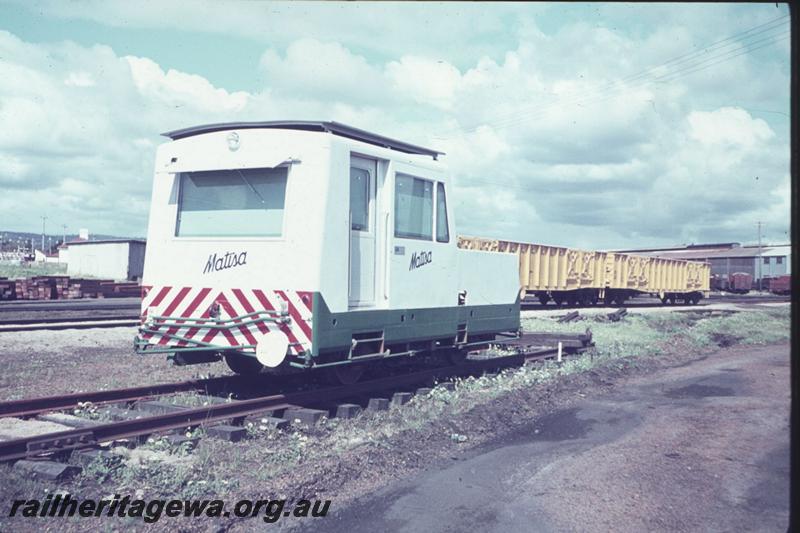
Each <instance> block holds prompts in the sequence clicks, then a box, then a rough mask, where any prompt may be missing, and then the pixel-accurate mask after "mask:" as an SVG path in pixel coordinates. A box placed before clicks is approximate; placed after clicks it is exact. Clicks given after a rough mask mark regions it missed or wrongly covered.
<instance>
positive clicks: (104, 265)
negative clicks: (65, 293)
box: [67, 239, 146, 281]
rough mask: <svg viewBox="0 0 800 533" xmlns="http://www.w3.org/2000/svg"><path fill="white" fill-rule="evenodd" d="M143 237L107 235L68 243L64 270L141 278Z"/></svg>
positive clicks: (124, 278)
mask: <svg viewBox="0 0 800 533" xmlns="http://www.w3.org/2000/svg"><path fill="white" fill-rule="evenodd" d="M145 244H146V241H144V240H143V239H108V240H100V241H80V240H78V241H73V242H68V243H67V254H68V257H69V262H68V263H67V274H68V275H70V276H75V277H81V276H92V277H95V278H107V279H113V280H132V281H138V280H140V279H142V272H143V270H144V249H145Z"/></svg>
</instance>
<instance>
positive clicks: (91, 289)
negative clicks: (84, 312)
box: [65, 278, 113, 299]
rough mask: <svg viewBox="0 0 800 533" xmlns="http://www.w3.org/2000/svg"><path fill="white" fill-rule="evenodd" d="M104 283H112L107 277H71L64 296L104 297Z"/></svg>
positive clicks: (71, 297) (70, 297)
mask: <svg viewBox="0 0 800 533" xmlns="http://www.w3.org/2000/svg"><path fill="white" fill-rule="evenodd" d="M104 283H113V281H112V280H108V279H85V278H72V279H71V280H70V282H69V291H68V293H67V295H66V296H65V298H69V299H74V298H104V297H105V295H104V293H103V284H104Z"/></svg>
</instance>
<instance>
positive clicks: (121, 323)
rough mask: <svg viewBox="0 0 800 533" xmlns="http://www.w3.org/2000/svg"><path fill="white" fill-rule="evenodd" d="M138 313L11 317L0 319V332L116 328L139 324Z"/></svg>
mask: <svg viewBox="0 0 800 533" xmlns="http://www.w3.org/2000/svg"><path fill="white" fill-rule="evenodd" d="M139 322H140V317H139V315H123V316H77V317H58V318H13V319H7V320H5V319H4V320H0V333H2V332H4V331H6V332H11V331H37V330H43V329H48V330H60V329H89V328H118V327H127V326H137V325H139Z"/></svg>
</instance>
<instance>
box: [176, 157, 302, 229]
mask: <svg viewBox="0 0 800 533" xmlns="http://www.w3.org/2000/svg"><path fill="white" fill-rule="evenodd" d="M288 172H289V170H288V168H287V167H277V168H255V169H253V168H251V169H242V170H212V171H204V172H184V173H182V174H181V175H180V199H179V202H178V221H177V225H176V228H175V235H177V236H179V237H280V236H281V234H282V232H283V211H284V203H285V200H286V178H287V175H288Z"/></svg>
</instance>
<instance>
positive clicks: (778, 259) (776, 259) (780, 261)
mask: <svg viewBox="0 0 800 533" xmlns="http://www.w3.org/2000/svg"><path fill="white" fill-rule="evenodd" d="M775 264H776V265H782V264H783V257H777V258H775Z"/></svg>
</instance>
